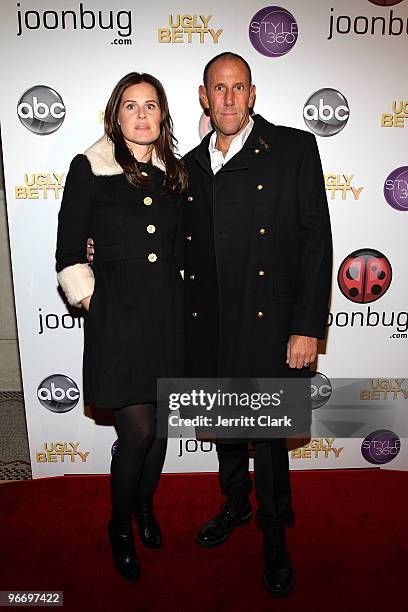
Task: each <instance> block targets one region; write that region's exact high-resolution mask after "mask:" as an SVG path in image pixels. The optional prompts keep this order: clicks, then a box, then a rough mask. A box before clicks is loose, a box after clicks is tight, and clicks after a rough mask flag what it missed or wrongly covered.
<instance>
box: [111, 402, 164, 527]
mask: <svg viewBox="0 0 408 612" xmlns="http://www.w3.org/2000/svg"><path fill="white" fill-rule="evenodd" d="M114 415H115V419H116V429H117V432H118V441H119V443H118V446H117V449H116V452H115V454H114V455H113V457H112V463H111V498H112V520H113V521H114V522H115V523H116V524H117V525H119V524H121V523H123V522H127V521H129V520H130V518H131V513H132V509H133V507H134V504H135V501H136V499H137V498H138V497H148V496H152V495H153V493H154V491H155V489H156V487H157V484H158V482H159V478H160V474H161V471H162V468H163V463H164V458H165V456H166V448H167V440H166V439H162V438H160V439H159V438H156V436H155V433H156V406H155V404H134V405H131V406H125V407H124V408H119V409H117V410H114Z"/></svg>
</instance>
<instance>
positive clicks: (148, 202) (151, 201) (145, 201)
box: [143, 196, 153, 206]
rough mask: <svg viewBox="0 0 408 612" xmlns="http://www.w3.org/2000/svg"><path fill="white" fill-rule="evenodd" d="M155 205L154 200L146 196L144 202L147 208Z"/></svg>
mask: <svg viewBox="0 0 408 612" xmlns="http://www.w3.org/2000/svg"><path fill="white" fill-rule="evenodd" d="M152 203H153V200H152V198H151V197H150V196H146V197H145V199H144V200H143V204H146V206H150V204H152Z"/></svg>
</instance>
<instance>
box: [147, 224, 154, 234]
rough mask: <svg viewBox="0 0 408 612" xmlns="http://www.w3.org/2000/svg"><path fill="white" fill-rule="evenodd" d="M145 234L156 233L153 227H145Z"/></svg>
mask: <svg viewBox="0 0 408 612" xmlns="http://www.w3.org/2000/svg"><path fill="white" fill-rule="evenodd" d="M146 230H147V233H148V234H154V232H155V231H156V226H155V225H148V226H147V227H146Z"/></svg>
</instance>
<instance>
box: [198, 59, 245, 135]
mask: <svg viewBox="0 0 408 612" xmlns="http://www.w3.org/2000/svg"><path fill="white" fill-rule="evenodd" d="M199 93H200V99H201V102H202V103H203V105H204V106H205V107H206V108H209V111H210V116H211V123H212V124H213V126H214V128H215V130H216V131H217V133H218V134H222V135H223V136H235V135H236V134H238V133H239V132H241V130H242V129H243V128H244V127H245V126H246V124H247V123H248V119H249V108H252V106H253V104H254V101H255V85H250V84H249V74H248V70H247V68H246V66H245V64H244V63H243V62H241V61H240V60H237V59H232V58H221V59H219V60H217V61H216V62H215V63H214V64H212V65H211V66H210V68H209V71H208V83H207V87H204V86H203V85H200V89H199Z"/></svg>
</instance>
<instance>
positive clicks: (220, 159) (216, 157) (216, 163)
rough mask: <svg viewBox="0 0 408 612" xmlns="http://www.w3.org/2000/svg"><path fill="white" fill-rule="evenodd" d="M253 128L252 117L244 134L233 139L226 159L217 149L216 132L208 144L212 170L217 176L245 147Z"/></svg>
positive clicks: (243, 131)
mask: <svg viewBox="0 0 408 612" xmlns="http://www.w3.org/2000/svg"><path fill="white" fill-rule="evenodd" d="M253 126H254V120H253V119H252V117H249V121H248V124H247V125H246V126H245V128H244V129H243V130H242V132H241V133H240V134H238V135H237V136H235V138H233V140H232V142H231V144H230V147H229V149H228V151H227V154H226V156H225V157H224V155H223V154H222V152H221V151H220V150H219V149H216V148H215V143H216V141H217V132H214V134H213V135H212V136H211V138H210V142H209V144H208V150H209V152H210V159H211V169H212V171H213V173H214V174H217V172H218V170H220V169H221V168H222V167H223V166H224V165H225V164H226V163H227V162H228V161H229V160H230V159H231V158H232V157H234V155H236V154H237V153H239V151H240V150H241V149H242V147H243V146H244V144H245V141H246V139H247V138H248V136H249V135H250V133H251V130H252V128H253Z"/></svg>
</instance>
